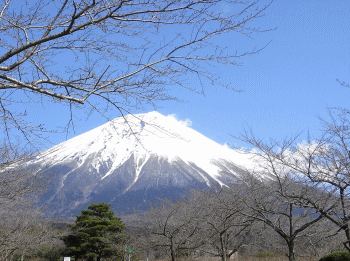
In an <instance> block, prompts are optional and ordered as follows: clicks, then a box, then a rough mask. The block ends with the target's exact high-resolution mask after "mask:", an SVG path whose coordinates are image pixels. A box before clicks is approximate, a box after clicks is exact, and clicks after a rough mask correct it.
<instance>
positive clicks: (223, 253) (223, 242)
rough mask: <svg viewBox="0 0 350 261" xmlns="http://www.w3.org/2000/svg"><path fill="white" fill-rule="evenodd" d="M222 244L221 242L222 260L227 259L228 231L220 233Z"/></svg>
mask: <svg viewBox="0 0 350 261" xmlns="http://www.w3.org/2000/svg"><path fill="white" fill-rule="evenodd" d="M220 244H221V260H222V261H226V260H227V249H226V232H224V233H223V234H220Z"/></svg>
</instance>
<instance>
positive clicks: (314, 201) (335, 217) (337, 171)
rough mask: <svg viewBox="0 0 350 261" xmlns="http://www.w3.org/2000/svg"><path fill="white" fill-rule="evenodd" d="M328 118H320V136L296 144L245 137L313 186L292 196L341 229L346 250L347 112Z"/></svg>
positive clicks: (349, 220) (349, 242)
mask: <svg viewBox="0 0 350 261" xmlns="http://www.w3.org/2000/svg"><path fill="white" fill-rule="evenodd" d="M330 118H331V120H330V121H329V122H327V121H323V124H324V126H325V129H324V132H323V134H322V136H321V138H318V139H316V138H314V139H311V138H309V139H308V141H307V143H305V144H297V143H296V142H295V139H289V140H285V141H283V142H272V143H271V144H270V145H267V144H266V143H263V142H262V141H259V140H258V139H255V138H252V137H251V138H248V139H247V138H246V140H247V141H248V142H249V143H250V144H253V145H254V146H256V147H258V148H259V149H260V150H262V151H264V153H265V155H268V157H269V158H270V159H271V161H273V162H275V164H276V165H278V166H280V167H282V168H284V169H288V171H289V172H291V173H293V174H294V176H295V177H297V178H298V179H299V180H300V182H301V183H303V184H304V186H307V187H308V188H310V187H313V188H314V190H313V191H314V192H315V193H306V192H305V193H304V194H299V195H297V196H296V197H298V198H299V199H301V200H302V201H303V202H304V203H305V204H307V205H309V206H310V207H312V208H314V209H315V210H316V211H317V212H318V213H320V214H321V215H323V216H324V217H326V218H327V219H329V220H330V221H331V222H333V223H334V224H335V225H336V226H337V227H338V229H339V230H338V232H340V231H343V232H344V234H345V237H346V241H344V246H345V247H346V248H347V249H348V250H349V251H350V228H349V225H350V213H349V208H350V197H349V192H350V156H349V155H350V153H349V152H350V143H349V142H350V131H349V130H350V128H349V127H350V122H349V119H348V114H347V113H344V114H340V115H334V114H332V113H330ZM246 137H247V136H246ZM309 191H310V190H309ZM321 191H322V193H320V192H321Z"/></svg>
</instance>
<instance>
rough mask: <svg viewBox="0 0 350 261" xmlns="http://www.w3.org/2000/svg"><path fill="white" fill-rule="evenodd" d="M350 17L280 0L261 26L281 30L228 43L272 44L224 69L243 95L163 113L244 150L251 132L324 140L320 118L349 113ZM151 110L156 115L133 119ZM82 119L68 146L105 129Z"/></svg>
mask: <svg viewBox="0 0 350 261" xmlns="http://www.w3.org/2000/svg"><path fill="white" fill-rule="evenodd" d="M349 14H350V1H349V0H333V1H329V0H294V1H290V0H274V1H273V3H272V4H271V6H270V7H269V8H268V9H267V11H266V13H265V16H264V17H262V18H260V19H259V20H257V21H256V23H257V24H256V25H257V26H259V27H261V28H262V29H269V28H271V29H272V28H276V29H275V30H272V31H269V32H266V33H261V34H256V35H254V36H253V37H254V39H249V40H246V41H245V40H242V41H237V39H230V38H225V39H224V40H225V41H232V47H233V48H234V49H235V47H236V46H237V49H242V48H243V49H244V48H246V50H249V49H251V48H254V47H256V48H261V47H263V46H265V45H266V44H267V43H268V42H270V41H271V43H270V44H269V45H268V46H267V47H266V48H265V49H264V50H262V51H261V52H260V53H259V54H258V55H253V56H249V57H245V58H243V59H242V60H240V62H242V63H243V66H240V67H238V66H237V67H229V68H227V67H219V68H218V70H220V73H221V74H222V77H223V79H225V81H227V82H231V83H232V86H233V87H234V88H237V89H241V90H243V92H240V93H237V92H234V91H231V90H226V89H223V88H221V87H212V86H210V87H208V88H207V89H206V90H205V96H202V95H199V94H195V93H191V92H188V91H185V90H179V91H178V93H175V95H176V96H178V97H179V98H180V99H183V100H185V101H186V102H184V103H177V102H172V101H166V102H161V103H158V105H159V108H158V109H157V110H158V111H159V112H160V113H162V114H164V115H169V114H176V116H177V118H178V119H181V120H186V119H189V120H190V121H191V122H192V126H191V127H192V128H193V129H195V130H197V131H199V132H201V133H202V134H203V135H205V136H207V137H208V138H210V139H213V140H214V141H216V142H219V143H221V144H223V143H225V142H227V143H231V144H235V145H236V146H244V144H243V143H242V142H240V141H238V140H236V139H234V138H233V137H232V136H231V135H239V134H240V133H242V132H243V131H244V129H245V128H252V130H253V131H254V133H255V134H256V136H258V137H260V138H269V137H273V138H276V139H281V138H284V137H287V136H290V135H293V134H296V133H298V132H303V133H304V134H306V133H307V131H310V132H311V134H315V135H317V134H318V130H319V129H320V128H321V126H320V122H319V119H318V117H323V118H327V108H333V107H345V108H350V103H349V97H350V89H348V88H345V87H342V86H341V85H340V84H339V83H338V82H337V79H339V80H341V81H345V82H348V83H350V15H349ZM51 106H54V107H53V108H56V107H55V106H56V105H51ZM50 108H52V107H50ZM57 108H58V107H57ZM36 110H37V113H36V114H34V115H36V117H38V119H40V120H42V121H43V122H45V123H46V125H47V126H48V127H49V128H50V127H52V128H55V125H57V121H56V120H55V118H56V117H55V114H56V115H57V111H54V110H52V112H51V113H50V112H48V113H42V108H41V107H40V106H39V107H38V108H37V109H36ZM147 110H149V111H151V110H153V109H152V108H149V109H146V110H145V111H136V110H135V111H134V113H142V112H147ZM32 115H33V114H32ZM118 116H119V115H117V114H116V115H115V117H118ZM62 117H65V116H62ZM111 117H113V115H112V116H111ZM64 119H65V118H63V120H64ZM80 119H81V120H80V121H78V122H77V124H76V126H75V133H73V132H71V133H70V134H69V136H68V138H71V137H74V136H75V135H78V134H81V133H84V132H86V131H88V130H90V129H93V128H95V127H97V126H99V125H101V124H103V123H105V122H106V120H105V119H104V118H103V117H102V116H100V115H98V114H96V113H95V114H93V115H92V116H91V117H90V118H89V119H87V120H86V115H83V114H82V115H81V117H80ZM35 120H36V119H35V117H33V121H35ZM49 139H50V140H51V143H46V144H45V145H44V147H50V146H52V145H54V144H57V143H59V142H62V141H64V140H66V134H64V133H61V134H60V133H58V134H52V135H49Z"/></svg>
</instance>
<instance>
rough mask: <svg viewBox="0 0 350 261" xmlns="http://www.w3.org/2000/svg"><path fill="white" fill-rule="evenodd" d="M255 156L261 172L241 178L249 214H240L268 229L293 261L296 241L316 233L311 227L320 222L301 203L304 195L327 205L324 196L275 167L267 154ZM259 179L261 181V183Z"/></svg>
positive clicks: (305, 201) (312, 210)
mask: <svg viewBox="0 0 350 261" xmlns="http://www.w3.org/2000/svg"><path fill="white" fill-rule="evenodd" d="M268 152H269V151H268ZM260 153H261V151H260ZM257 155H258V156H259V157H258V158H257V160H258V161H259V164H260V166H261V168H262V169H263V170H262V169H260V170H258V171H256V172H253V173H252V174H247V175H245V177H243V178H242V186H243V187H244V188H245V191H246V192H245V193H243V194H242V197H243V200H244V201H245V203H246V205H247V206H248V208H249V209H250V210H251V211H252V212H246V211H242V212H241V213H242V214H244V215H246V216H247V217H250V218H254V219H256V220H258V221H261V222H263V223H265V224H266V225H267V226H269V227H271V228H272V229H273V230H274V231H275V232H276V233H277V234H278V235H279V236H280V237H281V238H282V239H283V240H284V242H285V245H286V247H287V248H286V249H285V250H286V251H285V252H286V254H287V256H288V258H289V260H290V261H294V260H295V256H296V253H295V247H296V244H297V243H298V239H299V238H302V237H303V238H307V237H312V235H313V234H314V233H316V232H315V231H314V230H313V227H314V226H315V225H316V224H317V223H318V222H320V221H321V220H322V219H323V214H320V213H318V211H317V210H315V209H314V207H313V206H311V205H310V204H309V202H308V200H304V197H305V195H307V198H311V197H314V199H319V200H321V202H325V201H326V202H327V199H328V198H327V196H328V194H327V193H322V191H318V190H317V189H315V188H313V187H309V186H308V184H304V183H303V182H300V181H298V180H297V177H294V176H293V173H290V172H286V170H285V169H283V168H282V167H283V166H282V167H281V166H279V165H278V164H276V161H275V159H274V158H270V154H264V153H262V154H259V153H257ZM261 175H264V176H265V179H261ZM315 201H316V200H315ZM321 202H320V204H322V203H321Z"/></svg>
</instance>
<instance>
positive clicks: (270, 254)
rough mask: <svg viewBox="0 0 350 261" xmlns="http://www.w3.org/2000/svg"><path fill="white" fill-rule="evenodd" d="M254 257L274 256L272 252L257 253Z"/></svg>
mask: <svg viewBox="0 0 350 261" xmlns="http://www.w3.org/2000/svg"><path fill="white" fill-rule="evenodd" d="M256 257H274V255H273V254H272V253H259V254H257V255H256Z"/></svg>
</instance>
